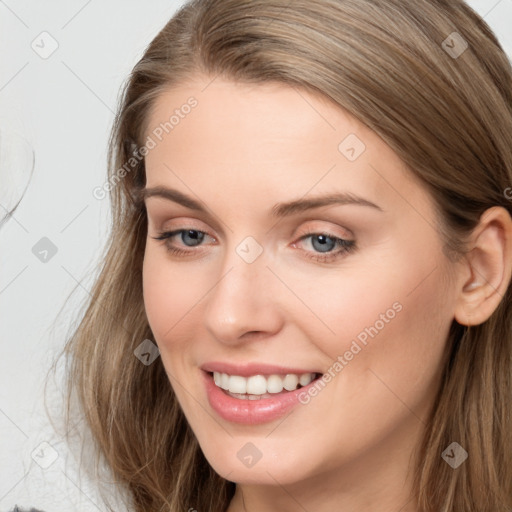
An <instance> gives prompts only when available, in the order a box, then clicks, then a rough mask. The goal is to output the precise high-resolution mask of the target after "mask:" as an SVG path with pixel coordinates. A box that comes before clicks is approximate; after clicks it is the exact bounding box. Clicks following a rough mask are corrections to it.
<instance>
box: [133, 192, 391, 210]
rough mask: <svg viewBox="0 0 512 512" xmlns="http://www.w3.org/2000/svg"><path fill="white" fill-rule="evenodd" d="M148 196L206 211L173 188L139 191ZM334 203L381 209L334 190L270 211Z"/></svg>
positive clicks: (301, 208)
mask: <svg viewBox="0 0 512 512" xmlns="http://www.w3.org/2000/svg"><path fill="white" fill-rule="evenodd" d="M149 197H160V198H163V199H167V200H169V201H173V202H175V203H178V204H181V205H182V206H185V207H186V208H190V209H191V210H197V211H199V212H202V213H206V214H207V213H208V211H207V209H206V208H205V207H204V206H203V205H202V204H201V203H200V202H199V201H196V200H195V199H193V198H192V197H190V196H187V195H185V194H183V193H182V192H180V191H178V190H175V189H171V188H167V187H162V186H157V187H152V188H144V189H143V190H142V191H141V198H142V200H143V201H145V200H146V199H148V198H149ZM335 204H338V205H347V204H353V205H359V206H368V207H370V208H374V209H376V210H378V211H381V212H382V211H383V209H382V208H381V207H380V206H378V205H377V204H375V203H373V202H371V201H369V200H367V199H364V198H362V197H360V196H357V195H355V194H351V193H348V192H336V193H333V194H329V195H324V196H319V197H312V198H308V199H304V198H300V199H296V200H294V201H290V202H287V203H278V204H276V205H274V206H273V207H272V210H271V211H272V215H273V216H274V217H287V216H290V215H294V214H296V213H301V212H305V211H307V210H312V209H314V208H321V207H322V206H331V205H335Z"/></svg>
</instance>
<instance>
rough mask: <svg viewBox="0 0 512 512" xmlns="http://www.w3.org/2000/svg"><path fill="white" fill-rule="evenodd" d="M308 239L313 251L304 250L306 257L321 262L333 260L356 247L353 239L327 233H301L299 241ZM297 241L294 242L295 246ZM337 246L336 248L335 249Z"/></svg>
mask: <svg viewBox="0 0 512 512" xmlns="http://www.w3.org/2000/svg"><path fill="white" fill-rule="evenodd" d="M307 239H309V240H310V241H309V244H307V245H309V246H310V247H312V248H313V251H309V250H307V251H305V252H306V253H308V254H307V257H308V258H311V259H314V260H316V261H321V262H330V261H334V260H336V259H338V258H340V257H342V256H343V255H345V254H346V253H348V252H350V251H353V250H354V249H355V247H356V242H355V240H346V239H344V238H339V237H336V236H333V235H330V234H328V233H308V234H306V235H303V236H302V237H301V238H300V239H299V242H301V241H303V240H307ZM296 245H297V243H294V244H293V246H294V247H295V246H296ZM336 248H338V250H335V249H336Z"/></svg>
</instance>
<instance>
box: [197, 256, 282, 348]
mask: <svg viewBox="0 0 512 512" xmlns="http://www.w3.org/2000/svg"><path fill="white" fill-rule="evenodd" d="M276 281H277V280H276V278H275V276H274V275H273V274H272V272H271V271H270V270H269V269H268V268H267V265H266V261H265V257H264V253H263V254H262V255H261V256H260V257H259V258H258V259H257V260H256V261H254V262H252V263H247V262H245V261H243V260H242V259H241V258H240V257H239V256H238V254H236V253H235V251H233V252H232V257H230V258H227V259H226V261H225V264H224V266H223V271H222V274H220V275H219V278H218V281H217V283H216V284H215V285H214V287H213V289H212V290H211V292H210V293H209V294H208V299H207V303H206V306H205V310H204V322H205V327H206V329H207V330H208V331H209V332H210V334H211V335H212V336H213V337H214V338H215V339H217V340H218V341H220V342H222V343H225V344H231V345H235V344H237V343H241V342H246V341H248V340H249V339H256V338H257V339H261V338H265V337H269V336H272V335H274V334H276V333H277V332H279V331H280V330H281V328H282V326H283V321H284V318H283V308H282V307H280V304H279V300H278V299H279V290H278V286H277V285H278V284H279V283H278V282H276ZM281 293H282V292H281Z"/></svg>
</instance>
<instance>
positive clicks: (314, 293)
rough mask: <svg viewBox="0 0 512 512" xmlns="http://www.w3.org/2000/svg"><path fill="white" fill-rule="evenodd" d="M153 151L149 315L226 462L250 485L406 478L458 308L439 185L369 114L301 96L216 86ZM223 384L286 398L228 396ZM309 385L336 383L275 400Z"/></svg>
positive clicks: (196, 94) (207, 449) (157, 119)
mask: <svg viewBox="0 0 512 512" xmlns="http://www.w3.org/2000/svg"><path fill="white" fill-rule="evenodd" d="M192 97H193V98H192ZM187 105H188V106H187ZM172 116H173V117H172ZM165 123H167V124H165ZM146 137H150V139H151V142H150V139H147V147H148V148H150V149H149V152H148V154H147V156H146V171H147V192H146V206H147V212H148V238H147V242H146V252H145V257H144V269H143V279H144V301H145V307H146V311H147V316H148V320H149V323H150V326H151V329H152V332H153V334H154V337H155V341H156V343H157V344H158V347H159V349H160V354H161V358H162V362H163V364H164V366H165V369H166V371H167V373H168V375H169V379H170V382H171V384H172V387H173V389H174V391H175V393H176V396H177V398H178V400H179V403H180V405H181V407H182V409H183V412H184V414H185V415H186V417H187V420H188V422H189V423H190V426H191V428H192V430H193V431H194V433H195V435H196V436H197V439H198V441H199V444H200V446H201V448H202V450H203V452H204V454H205V456H206V458H207V459H208V461H209V462H210V464H211V465H212V466H213V468H214V469H215V470H216V471H217V472H218V473H219V474H220V475H222V476H224V477H225V478H227V479H228V480H231V481H235V482H239V483H260V484H268V485H278V484H279V485H286V484H288V485H291V484H293V483H297V482H305V481H307V480H309V481H311V482H313V481H314V478H315V477H318V476H320V475H322V474H323V475H336V476H337V478H338V483H339V482H341V481H343V482H346V484H347V485H350V482H352V483H354V482H356V481H357V479H358V478H361V476H362V475H364V477H365V478H368V477H369V476H370V475H377V474H380V473H381V470H382V469H383V468H386V470H387V471H391V473H392V474H393V478H396V477H397V474H398V473H397V472H396V471H399V470H396V471H395V472H393V471H394V470H393V468H394V467H395V465H396V467H397V468H398V467H405V465H406V464H407V461H408V457H409V456H410V454H411V449H412V446H413V444H414V443H415V442H417V440H418V439H419V437H418V436H419V434H420V431H421V429H422V428H423V426H424V422H425V421H426V418H427V415H428V411H429V407H430V406H431V405H432V401H433V398H434V393H435V391H436V389H437V385H438V382H439V377H440V368H441V364H442V360H443V357H444V354H445V352H446V339H447V335H448V331H449V328H450V325H451V323H452V320H453V316H454V314H453V312H454V304H455V299H456V287H455V286H454V285H453V282H454V279H453V274H452V273H453V271H454V268H453V264H452V263H450V262H449V261H448V260H447V259H446V257H445V256H444V254H443V252H442V242H441V239H440V236H439V234H438V232H437V227H438V222H437V220H436V215H435V211H434V207H433V202H432V200H431V198H430V196H429V195H428V193H427V192H426V190H425V189H424V188H423V186H422V185H421V184H420V183H419V182H417V181H415V179H414V178H413V177H412V175H411V173H410V172H409V171H408V170H407V169H406V168H405V166H404V164H403V163H402V162H401V160H399V158H398V157H397V156H396V154H395V153H394V152H393V151H392V150H391V149H390V148H389V146H387V145H386V144H385V143H384V142H383V141H382V140H381V139H380V138H379V137H378V136H377V135H376V134H375V133H374V132H372V131H371V130H369V129H368V128H366V127H365V126H364V125H362V124H361V123H360V122H358V121H357V120H356V119H355V118H353V117H351V116H350V115H348V114H347V113H345V112H344V111H342V110H341V109H339V108H337V107H335V106H334V105H333V104H330V103H328V102H327V101H326V100H324V99H322V98H321V97H319V96H316V95H312V94H310V93H307V92H305V91H302V90H301V91H299V90H295V89H293V88H291V87H288V86H286V85H282V84H265V85H247V84H235V83H232V82H230V81H225V80H222V79H220V78H216V79H215V80H213V81H211V78H203V77H197V80H196V81H191V82H190V83H187V84H186V85H183V86H180V87H176V88H174V89H172V90H169V91H168V92H166V93H164V94H162V95H161V96H160V98H159V99H158V102H157V103H156V105H155V108H154V109H153V111H152V112H151V115H150V118H149V122H148V129H147V132H146ZM166 189H167V190H168V192H165V190H166ZM170 232H174V234H173V235H172V236H170V237H169V238H167V239H164V240H157V239H155V238H156V237H159V236H161V234H162V233H170ZM216 365H217V366H216ZM215 369H216V370H218V372H219V374H221V373H225V374H226V375H227V376H224V377H222V376H220V377H218V378H219V384H221V385H222V384H224V385H225V386H226V385H227V386H230V389H232V390H233V392H237V393H242V392H243V390H246V391H247V388H246V386H247V385H249V392H250V393H251V394H252V395H254V394H258V393H262V392H263V390H265V391H269V390H270V391H272V392H271V393H270V394H269V395H264V397H262V398H260V397H254V396H252V397H251V398H258V399H255V400H253V399H251V400H249V399H247V398H235V397H231V396H228V394H227V393H226V392H225V391H222V390H221V389H220V388H219V387H217V386H216V385H215V384H214V380H213V377H212V376H211V374H210V373H211V372H212V371H213V370H215ZM302 373H304V374H307V373H313V374H324V377H323V378H320V379H319V380H316V381H314V382H311V383H310V384H309V385H307V386H305V387H303V388H301V389H300V390H299V391H296V392H293V391H287V390H286V389H284V392H281V393H280V394H277V393H275V392H276V391H277V390H279V389H280V388H281V387H282V386H283V385H285V386H287V387H289V388H293V387H294V386H295V385H296V384H297V379H298V378H300V375H301V374H302ZM287 374H290V375H291V376H290V377H286V378H285V379H284V380H283V379H282V378H279V377H271V378H264V379H263V380H262V377H255V378H252V379H251V378H240V377H249V376H256V375H263V376H264V377H269V376H270V375H281V376H282V377H285V376H286V375H287ZM295 374H298V375H297V377H295V376H294V375H295ZM231 376H233V377H234V378H231ZM237 376H238V377H237ZM329 376H330V378H329ZM304 379H305V380H304ZM302 382H303V383H304V384H306V383H307V377H303V380H302ZM262 386H263V387H262ZM274 386H275V387H274ZM268 396H271V398H268ZM341 475H344V478H345V480H339V478H340V476H341ZM323 482H324V483H325V482H326V480H325V479H324V480H323Z"/></svg>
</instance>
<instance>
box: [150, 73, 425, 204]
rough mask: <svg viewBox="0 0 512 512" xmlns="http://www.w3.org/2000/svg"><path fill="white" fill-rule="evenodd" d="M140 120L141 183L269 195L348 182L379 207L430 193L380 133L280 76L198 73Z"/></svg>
mask: <svg viewBox="0 0 512 512" xmlns="http://www.w3.org/2000/svg"><path fill="white" fill-rule="evenodd" d="M147 126H148V128H147V130H146V133H145V136H146V137H151V138H152V139H153V140H154V142H155V147H154V148H153V149H152V150H151V151H150V152H149V153H148V155H147V156H146V171H147V185H148V186H157V185H168V186H173V187H175V188H179V189H181V190H183V189H184V185H185V190H186V188H189V189H190V190H192V191H201V190H203V189H204V188H205V187H207V188H208V189H209V192H210V193H211V192H212V188H213V192H214V195H215V193H217V194H218V195H219V197H222V196H224V197H231V198H234V197H235V196H238V197H240V195H241V191H244V190H245V191H248V192H249V191H253V192H254V193H258V194H260V195H264V196H266V197H268V198H269V200H270V199H271V198H272V199H276V200H283V196H290V198H295V197H296V196H298V197H300V196H304V195H305V194H315V193H318V194H320V193H327V192H332V191H333V190H336V191H346V190H348V191H350V192H352V193H355V194H358V195H364V196H365V197H367V198H368V199H369V200H371V201H374V202H377V203H378V204H380V205H382V206H383V208H384V209H388V208H389V207H391V206H393V208H395V209H396V208H401V209H405V210H407V209H410V207H411V205H410V203H409V202H408V201H406V200H405V198H414V200H416V201H419V202H420V203H421V202H423V203H425V204H426V203H428V202H429V201H428V197H426V191H425V190H423V188H422V187H421V186H419V184H418V182H417V180H415V179H413V177H412V175H411V172H410V171H409V170H407V169H406V167H405V165H404V164H403V162H402V161H401V160H400V159H399V157H398V156H397V155H396V154H395V153H394V152H393V151H392V150H391V148H390V147H389V146H387V145H386V144H385V143H384V141H383V140H382V139H381V138H380V137H379V136H378V135H377V134H375V133H374V132H373V131H372V130H370V129H369V128H368V127H366V126H365V125H364V124H362V123H361V122H359V121H358V120H357V119H356V118H355V117H353V116H351V115H350V114H349V113H347V112H346V111H345V110H343V109H341V108H340V107H338V106H337V105H335V104H334V103H332V102H330V101H329V100H328V99H327V98H325V97H323V96H321V95H318V94H313V93H311V92H308V91H305V90H303V89H298V88H293V87H290V86H287V85H285V84H279V83H268V84H263V85H261V84H246V83H235V82H232V81H228V80H225V79H221V78H216V79H214V80H213V81H212V79H211V78H206V77H205V78H201V77H197V79H195V80H191V81H189V82H187V83H184V84H181V85H179V86H176V87H174V88H172V89H169V90H167V91H165V92H164V93H162V94H161V95H160V96H159V97H158V98H157V100H156V101H155V103H154V105H153V108H152V110H151V112H150V114H149V116H148V123H147ZM185 190H184V191H185ZM242 195H243V194H242ZM240 200H241V201H243V198H240Z"/></svg>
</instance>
